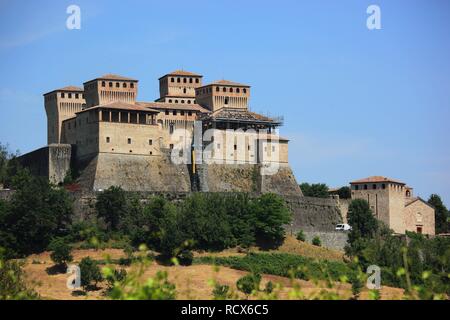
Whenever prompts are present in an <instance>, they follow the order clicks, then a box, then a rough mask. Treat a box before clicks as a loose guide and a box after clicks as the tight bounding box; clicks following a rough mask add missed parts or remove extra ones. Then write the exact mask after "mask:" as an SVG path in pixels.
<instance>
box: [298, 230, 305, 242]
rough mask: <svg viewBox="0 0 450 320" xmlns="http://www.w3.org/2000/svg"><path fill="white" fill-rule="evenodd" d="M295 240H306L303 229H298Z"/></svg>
mask: <svg viewBox="0 0 450 320" xmlns="http://www.w3.org/2000/svg"><path fill="white" fill-rule="evenodd" d="M297 240H298V241H302V242H305V241H306V237H305V234H304V233H303V230H300V231H299V232H298V233H297Z"/></svg>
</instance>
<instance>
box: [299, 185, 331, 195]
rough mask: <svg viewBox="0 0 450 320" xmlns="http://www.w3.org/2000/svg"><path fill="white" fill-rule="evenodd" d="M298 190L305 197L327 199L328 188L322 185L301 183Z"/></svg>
mask: <svg viewBox="0 0 450 320" xmlns="http://www.w3.org/2000/svg"><path fill="white" fill-rule="evenodd" d="M300 189H301V190H302V193H303V195H304V196H305V197H317V198H328V197H329V193H328V186H327V185H326V184H324V183H313V184H309V183H306V182H305V183H302V184H301V185H300Z"/></svg>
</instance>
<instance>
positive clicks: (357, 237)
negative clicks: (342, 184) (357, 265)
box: [346, 199, 378, 255]
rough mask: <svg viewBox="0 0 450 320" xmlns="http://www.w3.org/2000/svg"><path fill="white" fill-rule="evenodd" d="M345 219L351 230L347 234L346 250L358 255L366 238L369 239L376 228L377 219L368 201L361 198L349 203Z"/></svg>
mask: <svg viewBox="0 0 450 320" xmlns="http://www.w3.org/2000/svg"><path fill="white" fill-rule="evenodd" d="M347 219H348V223H349V225H350V226H351V227H352V230H351V231H350V233H349V235H348V244H349V245H348V246H347V248H346V250H347V253H348V254H350V255H358V254H360V253H361V252H362V250H363V249H364V247H365V243H366V239H371V238H372V237H373V236H374V235H375V232H376V231H377V230H378V221H377V219H376V218H375V217H374V216H373V213H372V210H371V209H370V207H369V203H368V202H367V201H366V200H363V199H355V200H353V201H352V202H351V203H350V205H349V207H348V214H347Z"/></svg>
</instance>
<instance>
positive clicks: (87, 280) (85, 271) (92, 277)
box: [79, 257, 103, 291]
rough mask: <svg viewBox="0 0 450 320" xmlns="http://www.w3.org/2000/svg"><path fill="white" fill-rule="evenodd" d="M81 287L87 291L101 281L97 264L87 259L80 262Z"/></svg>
mask: <svg viewBox="0 0 450 320" xmlns="http://www.w3.org/2000/svg"><path fill="white" fill-rule="evenodd" d="M79 267H80V273H81V286H82V287H83V289H84V290H85V291H87V290H88V289H89V288H90V287H91V286H92V285H94V287H95V286H97V283H98V282H100V281H102V279H103V278H102V274H101V272H100V268H99V267H98V265H97V263H96V262H95V261H94V260H92V259H91V258H89V257H86V258H83V259H82V260H81V262H80V265H79Z"/></svg>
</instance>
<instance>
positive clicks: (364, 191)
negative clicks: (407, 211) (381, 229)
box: [350, 176, 411, 233]
mask: <svg viewBox="0 0 450 320" xmlns="http://www.w3.org/2000/svg"><path fill="white" fill-rule="evenodd" d="M350 186H351V192H352V199H364V200H367V202H368V203H369V206H370V208H371V209H372V212H373V214H374V215H375V217H376V218H378V219H380V220H381V221H383V222H384V223H385V224H386V225H388V226H389V227H390V228H391V229H393V230H394V231H395V232H396V233H405V221H404V217H403V212H404V208H405V198H407V195H408V194H410V192H411V189H409V188H407V187H406V186H405V183H403V182H401V181H397V180H394V179H390V178H386V177H382V176H372V177H368V178H365V179H360V180H356V181H352V182H350ZM408 191H409V192H408Z"/></svg>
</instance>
